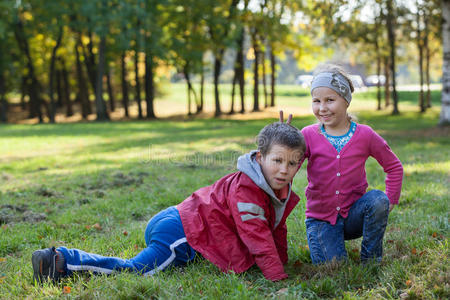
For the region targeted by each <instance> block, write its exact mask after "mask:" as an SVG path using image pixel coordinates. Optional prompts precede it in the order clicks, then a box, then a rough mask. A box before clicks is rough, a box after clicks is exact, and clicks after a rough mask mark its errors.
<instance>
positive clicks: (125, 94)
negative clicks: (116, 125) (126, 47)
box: [120, 51, 130, 117]
mask: <svg viewBox="0 0 450 300" xmlns="http://www.w3.org/2000/svg"><path fill="white" fill-rule="evenodd" d="M125 57H126V55H125V51H124V52H122V55H121V57H120V64H121V69H120V70H121V75H122V76H121V81H122V106H123V108H124V110H125V117H129V116H130V115H129V112H128V102H129V97H128V82H127V66H126V63H125Z"/></svg>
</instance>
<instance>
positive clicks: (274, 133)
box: [256, 122, 306, 155]
mask: <svg viewBox="0 0 450 300" xmlns="http://www.w3.org/2000/svg"><path fill="white" fill-rule="evenodd" d="M256 143H257V145H258V150H259V152H261V154H262V155H266V154H267V153H268V152H269V151H270V148H271V147H272V146H273V145H281V146H286V147H288V148H290V149H296V150H300V151H301V152H302V153H305V150H306V145H305V139H304V138H303V134H302V133H301V132H300V130H298V129H297V128H296V127H294V126H292V125H289V124H287V123H284V122H275V123H271V124H268V125H266V126H265V127H264V128H263V129H261V131H260V132H259V134H258V137H257V138H256Z"/></svg>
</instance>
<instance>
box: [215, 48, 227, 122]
mask: <svg viewBox="0 0 450 300" xmlns="http://www.w3.org/2000/svg"><path fill="white" fill-rule="evenodd" d="M224 51H225V50H219V54H216V56H215V58H214V104H215V111H214V116H216V117H217V116H220V115H221V114H222V110H221V109H220V99H219V76H220V70H221V68H222V56H223V53H224Z"/></svg>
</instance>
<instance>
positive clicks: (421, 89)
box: [416, 3, 425, 113]
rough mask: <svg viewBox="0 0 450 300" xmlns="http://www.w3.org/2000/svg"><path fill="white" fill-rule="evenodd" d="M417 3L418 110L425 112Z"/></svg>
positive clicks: (420, 33)
mask: <svg viewBox="0 0 450 300" xmlns="http://www.w3.org/2000/svg"><path fill="white" fill-rule="evenodd" d="M416 4H417V13H416V22H417V31H416V34H417V49H418V50H419V78H420V90H419V109H420V112H421V113H423V112H425V102H424V97H423V96H424V94H423V41H422V30H421V29H420V26H421V20H420V7H419V4H418V3H416Z"/></svg>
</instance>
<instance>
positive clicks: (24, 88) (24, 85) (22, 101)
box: [20, 76, 28, 110]
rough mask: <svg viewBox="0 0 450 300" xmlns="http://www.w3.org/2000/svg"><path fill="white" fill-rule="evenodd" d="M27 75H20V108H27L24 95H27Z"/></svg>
mask: <svg viewBox="0 0 450 300" xmlns="http://www.w3.org/2000/svg"><path fill="white" fill-rule="evenodd" d="M27 82H28V76H22V83H21V84H20V108H21V109H22V110H26V109H27V104H26V102H25V97H26V95H27V91H28V87H27Z"/></svg>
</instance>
